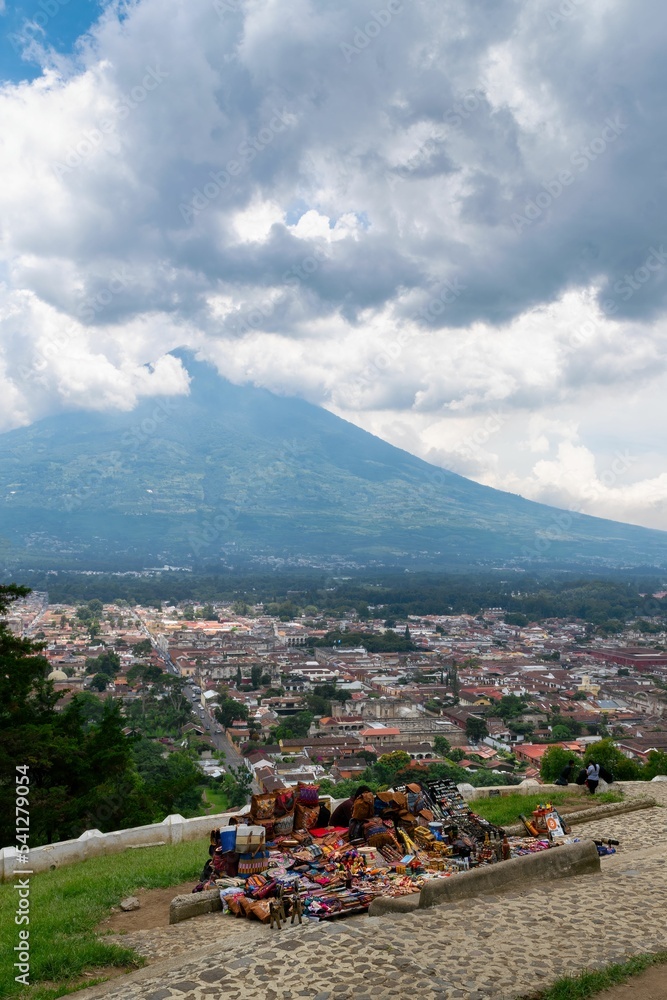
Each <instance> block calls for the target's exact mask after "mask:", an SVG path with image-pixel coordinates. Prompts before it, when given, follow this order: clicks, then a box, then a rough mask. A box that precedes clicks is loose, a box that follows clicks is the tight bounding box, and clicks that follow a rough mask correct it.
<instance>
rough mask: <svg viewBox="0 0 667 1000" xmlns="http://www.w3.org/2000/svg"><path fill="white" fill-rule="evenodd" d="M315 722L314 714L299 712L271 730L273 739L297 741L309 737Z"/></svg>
mask: <svg viewBox="0 0 667 1000" xmlns="http://www.w3.org/2000/svg"><path fill="white" fill-rule="evenodd" d="M312 722H313V714H312V712H297V713H296V715H290V716H289V717H288V718H286V719H285V720H284V721H283V722H281V723H280V725H279V726H274V727H273V728H272V729H271V735H272V738H273V739H274V740H275V741H276V742H278V741H279V740H295V739H298V738H299V737H301V736H307V735H308V731H309V730H310V727H311V725H312Z"/></svg>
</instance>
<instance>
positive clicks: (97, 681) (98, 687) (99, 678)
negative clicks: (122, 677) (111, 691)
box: [90, 674, 109, 691]
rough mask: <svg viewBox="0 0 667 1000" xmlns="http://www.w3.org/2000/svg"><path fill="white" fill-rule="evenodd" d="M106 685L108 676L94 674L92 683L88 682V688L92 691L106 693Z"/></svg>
mask: <svg viewBox="0 0 667 1000" xmlns="http://www.w3.org/2000/svg"><path fill="white" fill-rule="evenodd" d="M108 684H109V675H108V674H95V676H94V677H93V679H92V681H91V682H90V686H91V688H92V689H93V691H106V689H107V685H108Z"/></svg>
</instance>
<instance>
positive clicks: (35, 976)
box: [0, 839, 208, 1000]
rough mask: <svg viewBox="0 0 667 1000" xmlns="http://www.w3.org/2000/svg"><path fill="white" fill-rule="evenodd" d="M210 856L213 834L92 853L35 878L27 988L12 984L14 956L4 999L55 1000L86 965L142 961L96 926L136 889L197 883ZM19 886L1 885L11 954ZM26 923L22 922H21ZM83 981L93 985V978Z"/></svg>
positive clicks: (5, 976) (5, 950)
mask: <svg viewBox="0 0 667 1000" xmlns="http://www.w3.org/2000/svg"><path fill="white" fill-rule="evenodd" d="M207 857H208V839H205V840H192V841H189V842H187V843H185V844H169V845H165V846H164V847H148V848H143V849H140V850H136V851H134V850H132V851H124V852H123V853H121V854H110V855H107V856H106V857H98V858H90V859H89V860H88V861H82V862H80V863H79V864H74V865H68V866H66V867H64V868H59V869H57V870H56V871H53V872H44V873H43V874H41V875H33V876H32V877H31V879H30V925H29V927H28V928H27V929H28V930H29V931H30V981H31V983H32V984H39V983H48V985H47V986H43V987H39V986H37V987H36V986H35V985H33V987H32V989H31V990H30V991H28V990H26V989H25V987H23V986H22V985H21V984H20V983H16V982H15V981H14V976H15V975H16V974H17V973H16V971H15V970H14V969H13V968H11V966H12V963H13V961H14V959H13V958H7V959H6V960H5V961H3V963H2V966H1V967H0V997H13V996H17V995H22V996H26V997H29V998H30V1000H52V998H54V997H59V996H63V995H64V994H65V993H67V992H69V991H71V989H72V988H73V982H74V981H75V980H76V979H77V977H80V976H81V974H82V973H83V972H85V971H86V970H87V969H93V970H94V969H100V968H102V967H105V966H112V965H113V966H124V965H134V966H140V965H143V964H144V959H143V958H142V957H141V956H139V955H138V954H137V953H136V952H134V951H132V950H131V949H129V948H122V947H119V946H118V945H114V944H111V943H108V944H107V943H105V941H104V938H103V937H102V938H98V937H96V936H95V933H94V931H95V928H96V927H97V925H98V924H99V923H100V921H101V920H103V919H104V918H105V917H106V916H108V914H109V911H110V909H111V907H112V906H115V905H117V904H118V903H119V902H120V900H121V899H123V898H124V897H125V896H130V895H132V894H133V893H134V892H135V891H136V890H137V889H141V888H144V889H164V888H167V887H168V886H170V885H178V884H179V883H181V882H186V881H188V880H189V879H191V880H192V884H193V886H194V884H195V883H196V881H197V878H198V876H199V873H200V871H201V869H202V868H203V866H204V862H205V861H206V858H207ZM15 897H16V891H15V890H14V889H13V888H12V885H11V883H6V884H4V885H0V949H1V951H2V954H3V955H4V956H7V957H8V956H11V955H13V954H14V951H13V949H14V945H16V944H17V943H18V931H19V928H18V927H17V926H16V925H15V923H14V913H15V910H16V898H15ZM23 926H25V925H23ZM86 985H89V984H88V983H87V984H86Z"/></svg>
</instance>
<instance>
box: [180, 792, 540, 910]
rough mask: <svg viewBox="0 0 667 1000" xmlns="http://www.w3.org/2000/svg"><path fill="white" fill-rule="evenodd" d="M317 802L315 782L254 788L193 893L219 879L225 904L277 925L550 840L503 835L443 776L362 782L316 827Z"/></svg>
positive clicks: (411, 887)
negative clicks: (342, 821) (244, 815)
mask: <svg viewBox="0 0 667 1000" xmlns="http://www.w3.org/2000/svg"><path fill="white" fill-rule="evenodd" d="M362 788H363V786H362ZM321 805H322V803H321V802H320V797H319V789H318V787H317V786H316V785H309V784H302V783H299V785H298V786H297V787H296V789H285V790H282V791H280V792H277V793H275V794H274V793H271V794H263V795H255V796H253V798H252V804H251V811H250V822H249V823H248V824H247V825H245V824H244V825H241V826H230V827H223V828H221V829H220V830H214V831H212V834H211V847H210V854H211V856H210V858H209V861H208V862H207V865H206V868H205V870H204V872H203V873H202V878H201V880H200V883H199V884H198V885H197V886H196V888H195V889H194V891H195V892H196V891H199V890H203V889H208V888H214V887H217V888H218V889H219V890H220V894H221V898H222V900H223V908H224V910H225V911H226V912H229V913H232V914H234V915H237V916H249V917H253V918H256V919H259V920H262V921H264V922H269V921H271V923H272V924H273V923H274V922H275V923H277V925H278V926H280V923H281V921H282V920H285V919H288V918H289V919H291V920H292V921H294V920H295V919H298V920H299V922H301V920H302V919H303V918H307V919H310V920H328V919H333V918H336V917H341V916H345V915H348V914H351V913H361V912H364V911H365V910H367V909H368V907H369V905H370V903H371V902H372V900H373V899H375V898H376V897H377V896H391V897H398V896H405V895H409V894H411V893H416V892H419V891H420V890H421V888H422V887H423V886H424V884H425V883H426V882H427V881H428V880H430V879H441V878H450V877H452V876H457V877H458V876H460V875H462V874H464V873H465V872H467V871H470V870H472V869H475V868H479V867H481V866H483V865H491V864H498V863H501V862H502V861H504V860H507V859H509V858H511V857H517V856H519V855H522V854H525V853H533V852H534V851H536V850H544V849H546V848H547V847H549V839H548V837H545V838H542V839H540V838H534V837H526V838H519V837H513V838H508V837H507V836H505V834H504V832H503V831H502V830H501V829H500V828H498V827H496V826H494V825H493V824H491V823H489V822H488V821H487V820H485V819H483V818H482V817H480V816H478V815H476V814H475V813H474V812H473V811H472V809H471V808H470V807H469V805H468V804H467V803H466V802H465V801H464V800H463V798H462V796H461V795H460V793H459V791H458V789H457V788H456V785H454V784H453V783H451V782H447V781H439V782H434V783H432V784H430V785H421V784H416V783H411V784H408V785H405V786H400V787H397V788H393V789H389V790H388V791H385V792H379V793H373V792H372V791H370V790H365V791H364V790H362V789H360V790H359V791H358V792H357V793H356V794H355V796H354V797H353V798H352V799H351V800H349V803H348V805H349V809H348V812H349V815H350V817H351V818H350V822H349V824H348V826H346V827H331V826H324V827H322V826H319V825H318V822H319V821H320V820H321V818H322V816H323V815H327V813H328V810H327V811H326V812H325V813H323V812H322V811H321Z"/></svg>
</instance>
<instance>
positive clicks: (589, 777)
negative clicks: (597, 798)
mask: <svg viewBox="0 0 667 1000" xmlns="http://www.w3.org/2000/svg"><path fill="white" fill-rule="evenodd" d="M599 782H600V765H599V764H593V763H592V762H591V763H590V764H589V765H588V767H587V768H586V787H587V788H588V791H589V792H590V793H591V795H595V792H596V789H597V787H598V784H599Z"/></svg>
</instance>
